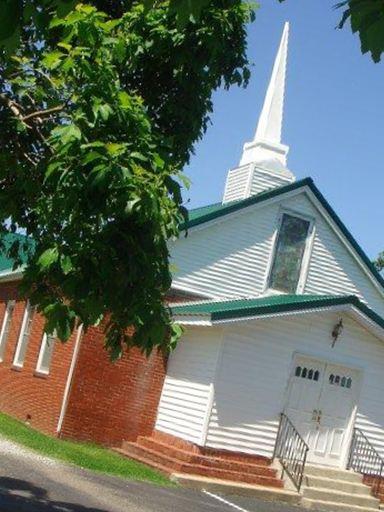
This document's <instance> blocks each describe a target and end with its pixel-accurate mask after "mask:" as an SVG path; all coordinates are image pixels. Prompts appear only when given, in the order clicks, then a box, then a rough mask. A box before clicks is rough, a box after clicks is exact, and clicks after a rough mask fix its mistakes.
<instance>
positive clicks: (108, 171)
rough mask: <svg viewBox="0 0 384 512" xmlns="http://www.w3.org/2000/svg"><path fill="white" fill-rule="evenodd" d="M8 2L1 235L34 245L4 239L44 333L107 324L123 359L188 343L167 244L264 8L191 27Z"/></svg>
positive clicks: (214, 13)
mask: <svg viewBox="0 0 384 512" xmlns="http://www.w3.org/2000/svg"><path fill="white" fill-rule="evenodd" d="M8 4H18V5H19V6H21V7H23V8H24V11H22V10H21V11H18V12H17V13H16V14H17V16H16V18H15V19H18V20H19V22H17V23H16V22H15V23H14V24H13V26H14V27H16V30H17V32H18V33H19V39H18V42H17V43H16V44H15V42H13V43H12V44H9V45H8V47H4V48H3V50H2V53H1V55H0V124H1V127H2V129H1V132H0V147H1V152H0V224H1V232H2V234H3V235H5V234H7V233H8V232H9V231H11V232H18V231H20V230H24V231H25V233H26V234H27V235H28V236H29V237H30V238H32V239H33V244H31V243H30V242H29V240H30V238H25V239H23V238H22V237H20V236H14V237H12V238H9V236H8V237H7V236H3V242H2V249H3V251H5V252H6V253H7V254H8V255H9V256H12V257H13V258H15V266H18V265H20V264H22V263H24V265H25V267H24V273H23V280H22V291H23V292H24V294H25V295H26V296H27V297H28V298H29V300H30V301H31V303H32V304H33V305H36V306H37V308H38V310H39V311H41V312H42V313H43V314H44V315H45V317H46V320H47V323H46V330H47V331H48V332H53V331H54V330H56V331H57V334H58V336H59V337H60V338H61V339H62V340H66V339H68V337H69V335H70V334H71V332H72V330H73V329H74V327H75V323H76V319H79V320H80V321H81V322H82V323H83V324H84V326H85V328H87V327H89V326H90V325H94V324H96V323H98V322H101V321H103V322H104V325H105V333H106V347H107V348H108V350H109V351H110V353H111V356H112V357H113V358H116V357H119V356H120V355H121V353H122V350H123V348H124V346H125V345H126V346H137V347H139V348H140V349H142V350H144V351H145V352H147V353H149V352H150V351H151V350H152V349H153V347H162V348H165V349H167V348H169V347H170V346H171V345H172V343H173V342H174V341H175V339H176V338H177V336H178V335H179V334H180V332H179V331H178V329H177V326H176V327H175V326H173V325H172V322H171V318H170V314H169V311H168V309H167V307H166V305H165V304H164V298H165V295H166V293H167V291H168V289H169V287H170V284H171V275H170V270H169V254H168V247H167V243H168V241H169V239H170V238H172V237H177V236H178V226H179V224H180V222H182V221H183V220H185V217H186V210H185V208H184V206H183V200H182V195H181V186H182V183H183V182H184V181H185V180H184V178H183V175H182V174H181V173H180V170H181V169H182V167H183V165H184V164H185V163H186V162H188V159H189V156H190V154H191V152H192V151H193V144H194V142H195V141H196V140H198V139H199V138H200V137H201V136H202V134H203V133H204V131H205V130H206V127H207V125H208V123H209V115H210V112H211V111H212V101H211V95H212V92H213V91H214V90H215V89H217V88H218V87H220V86H224V87H225V88H228V87H230V86H231V85H232V84H238V85H245V84H246V83H247V81H248V78H249V71H248V67H247V64H248V62H247V58H246V28H245V25H246V23H247V22H249V21H251V20H253V18H254V14H253V11H252V10H251V8H250V7H249V6H248V5H247V4H245V3H243V2H242V1H241V0H215V1H210V2H209V5H208V6H206V7H205V8H204V9H202V11H201V13H200V15H199V17H198V18H193V17H191V16H189V17H188V19H187V20H184V22H183V23H180V19H179V17H178V16H176V14H175V13H174V12H173V11H172V9H171V8H170V4H169V3H168V2H160V3H157V4H156V5H155V6H153V7H152V8H151V9H148V8H146V7H145V6H144V5H143V4H142V3H138V2H122V1H121V2H119V1H107V0H104V1H99V2H97V1H96V2H93V4H94V5H83V4H77V5H76V7H75V8H74V9H72V10H68V9H70V7H72V5H69V4H70V2H66V1H65V0H54V1H52V2H49V5H50V10H48V11H44V10H43V9H42V6H44V5H45V4H47V1H45V0H40V1H36V2H34V3H32V2H22V1H20V2H8ZM30 4H32V5H30ZM66 4H67V5H66ZM102 6H104V8H105V11H106V12H103V11H101V10H100V9H98V7H102ZM28 8H29V10H28ZM56 8H67V11H66V14H65V15H64V16H61V15H62V14H63V12H58V13H57V12H56ZM55 13H56V14H57V15H56V14H55ZM59 15H60V16H59ZM22 16H24V17H23V18H22V19H23V20H24V21H23V22H22V23H20V19H21V17H22ZM47 19H51V21H50V23H49V26H48V24H47ZM11 29H12V27H10V31H9V33H7V34H5V35H8V36H9V37H8V38H7V42H8V43H9V42H10V39H12V35H11V36H10V35H9V34H10V33H11ZM12 30H13V34H14V33H15V29H14V28H13V29H12ZM3 37H4V32H3ZM12 48H13V49H14V50H12ZM129 328H131V329H130V330H129ZM128 333H129V334H128Z"/></svg>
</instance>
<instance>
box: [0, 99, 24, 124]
mask: <svg viewBox="0 0 384 512" xmlns="http://www.w3.org/2000/svg"><path fill="white" fill-rule="evenodd" d="M0 100H1V101H2V102H3V103H4V105H5V106H6V107H8V108H9V109H10V110H11V112H12V113H13V115H14V116H15V117H17V119H18V120H19V121H21V122H23V116H22V114H21V111H20V106H19V105H18V104H17V103H16V102H15V101H13V100H11V99H10V98H8V96H7V95H6V94H0ZM25 124H26V126H28V128H31V126H29V125H28V124H27V123H25Z"/></svg>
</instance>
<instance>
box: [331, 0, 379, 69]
mask: <svg viewBox="0 0 384 512" xmlns="http://www.w3.org/2000/svg"><path fill="white" fill-rule="evenodd" d="M336 7H337V8H341V9H344V12H343V16H342V19H341V21H340V23H339V28H343V27H344V25H345V23H346V22H347V21H348V20H349V21H350V22H351V27H352V31H353V33H356V32H357V33H358V34H359V36H360V43H361V51H362V53H367V52H370V53H371V56H372V59H373V61H374V62H379V61H380V59H381V55H382V53H383V52H384V0H345V1H343V2H340V3H338V4H337V5H336Z"/></svg>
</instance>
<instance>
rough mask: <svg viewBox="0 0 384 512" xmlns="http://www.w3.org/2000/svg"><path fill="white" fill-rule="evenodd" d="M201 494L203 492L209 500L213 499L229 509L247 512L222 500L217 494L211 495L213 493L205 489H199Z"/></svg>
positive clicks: (247, 511)
mask: <svg viewBox="0 0 384 512" xmlns="http://www.w3.org/2000/svg"><path fill="white" fill-rule="evenodd" d="M201 492H203V493H204V494H207V495H208V496H210V497H211V498H213V499H215V500H217V501H221V503H225V504H226V505H228V506H229V507H232V508H234V509H235V510H238V511H239V512H249V510H245V508H242V507H239V506H238V505H236V504H235V503H232V502H231V501H228V500H225V499H224V498H222V497H221V496H218V495H217V494H213V492H209V491H206V490H205V489H201Z"/></svg>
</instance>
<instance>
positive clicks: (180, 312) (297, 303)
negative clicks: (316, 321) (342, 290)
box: [171, 294, 384, 329]
mask: <svg viewBox="0 0 384 512" xmlns="http://www.w3.org/2000/svg"><path fill="white" fill-rule="evenodd" d="M336 306H354V307H355V308H356V309H358V310H359V311H360V313H362V314H363V315H365V316H366V317H368V319H369V320H371V321H373V322H374V323H375V324H377V325H378V326H379V327H381V328H383V329H384V318H383V317H381V316H380V315H378V314H377V313H375V312H374V311H373V310H372V309H370V308H369V307H368V306H366V305H365V304H364V303H363V302H361V300H360V299H359V298H358V297H356V296H355V295H345V296H340V295H285V294H284V295H270V296H268V297H256V298H245V299H233V300H225V301H220V300H216V301H200V302H194V303H191V304H180V305H176V306H173V307H172V308H171V311H172V314H173V316H174V317H175V319H176V320H177V317H188V316H189V317H203V318H205V319H208V320H210V321H211V322H213V323H214V322H215V321H224V320H234V319H241V318H252V317H258V316H263V315H269V314H278V313H289V312H296V311H308V310H309V311H310V310H315V309H323V308H332V307H336Z"/></svg>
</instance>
